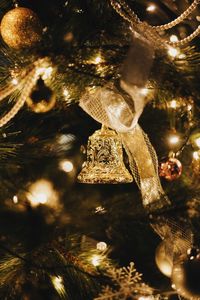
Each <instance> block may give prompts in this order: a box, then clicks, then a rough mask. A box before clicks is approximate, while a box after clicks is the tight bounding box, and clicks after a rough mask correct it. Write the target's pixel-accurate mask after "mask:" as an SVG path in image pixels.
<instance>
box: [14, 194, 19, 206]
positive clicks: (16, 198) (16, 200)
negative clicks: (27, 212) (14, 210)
mask: <svg viewBox="0 0 200 300" xmlns="http://www.w3.org/2000/svg"><path fill="white" fill-rule="evenodd" d="M13 203H15V204H17V203H18V197H17V195H15V196H13Z"/></svg>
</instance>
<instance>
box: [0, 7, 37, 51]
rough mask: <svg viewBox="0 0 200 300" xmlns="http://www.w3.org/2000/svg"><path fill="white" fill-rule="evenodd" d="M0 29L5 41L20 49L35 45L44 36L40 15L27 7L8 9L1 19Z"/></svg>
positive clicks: (10, 45)
mask: <svg viewBox="0 0 200 300" xmlns="http://www.w3.org/2000/svg"><path fill="white" fill-rule="evenodd" d="M0 31H1V36H2V38H3V40H4V42H5V43H6V44H7V45H8V46H9V47H11V48H14V49H18V50H20V49H22V48H30V47H33V46H34V45H36V44H37V43H38V42H39V41H40V40H41V38H42V26H41V23H40V20H39V18H38V16H37V15H36V13H35V12H33V11H32V10H30V9H28V8H25V7H17V8H14V9H12V10H10V11H8V12H7V13H6V14H5V15H4V17H3V19H2V21H1V28H0Z"/></svg>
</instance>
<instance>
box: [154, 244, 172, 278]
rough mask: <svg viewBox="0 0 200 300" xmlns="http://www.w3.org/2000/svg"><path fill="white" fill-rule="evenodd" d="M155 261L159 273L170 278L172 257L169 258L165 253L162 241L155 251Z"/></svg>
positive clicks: (164, 245)
mask: <svg viewBox="0 0 200 300" xmlns="http://www.w3.org/2000/svg"><path fill="white" fill-rule="evenodd" d="M155 261H156V265H157V267H158V269H159V270H160V271H161V273H163V274H164V275H165V276H167V277H171V274H172V268H173V261H172V257H170V255H169V254H168V253H167V251H166V243H165V242H164V241H162V242H161V243H160V244H159V245H158V247H157V249H156V255H155Z"/></svg>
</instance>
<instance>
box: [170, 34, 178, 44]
mask: <svg viewBox="0 0 200 300" xmlns="http://www.w3.org/2000/svg"><path fill="white" fill-rule="evenodd" d="M169 39H170V42H172V43H175V42H178V37H177V36H176V35H175V34H172V35H171V36H170V38H169Z"/></svg>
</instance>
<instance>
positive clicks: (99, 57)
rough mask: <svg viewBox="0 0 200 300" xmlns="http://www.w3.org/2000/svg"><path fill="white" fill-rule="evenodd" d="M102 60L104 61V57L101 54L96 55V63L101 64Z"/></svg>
mask: <svg viewBox="0 0 200 300" xmlns="http://www.w3.org/2000/svg"><path fill="white" fill-rule="evenodd" d="M101 61H102V58H101V56H100V55H98V56H97V57H95V59H94V64H96V65H98V64H100V63H101Z"/></svg>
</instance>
